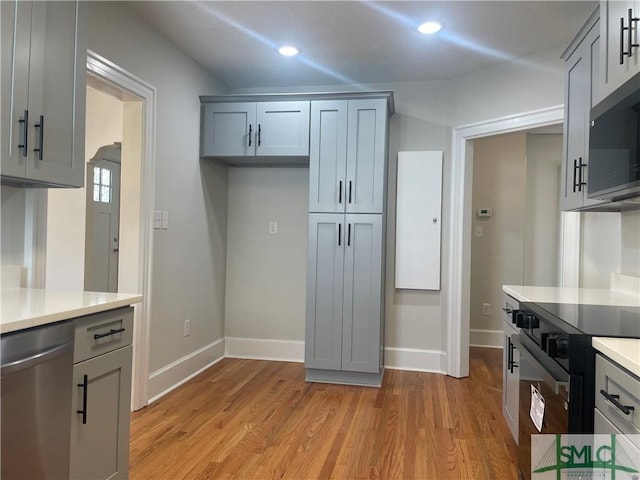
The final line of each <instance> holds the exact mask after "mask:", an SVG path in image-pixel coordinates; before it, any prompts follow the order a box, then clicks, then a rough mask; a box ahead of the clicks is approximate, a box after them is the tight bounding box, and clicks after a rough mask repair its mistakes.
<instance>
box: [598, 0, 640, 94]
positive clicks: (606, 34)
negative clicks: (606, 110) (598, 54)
mask: <svg viewBox="0 0 640 480" xmlns="http://www.w3.org/2000/svg"><path fill="white" fill-rule="evenodd" d="M629 9H631V12H632V17H634V18H638V17H640V1H638V0H634V1H629V0H626V1H622V0H602V1H601V2H600V16H601V23H602V26H601V27H600V32H601V36H602V58H603V69H602V79H601V88H602V98H604V97H606V96H607V95H609V94H610V93H611V92H613V91H614V90H615V89H616V88H618V87H619V86H620V85H622V84H623V83H624V82H626V81H627V80H629V79H630V78H631V77H632V76H633V75H635V74H636V73H638V72H640V48H638V47H635V48H632V49H631V56H628V55H622V57H621V51H622V52H628V51H629V35H628V34H629V30H626V31H621V25H620V21H621V19H623V23H624V26H625V27H627V26H629ZM638 30H640V24H639V23H638V22H633V25H632V28H631V30H630V31H631V43H632V44H638V43H639V42H640V33H638ZM621 61H622V63H621Z"/></svg>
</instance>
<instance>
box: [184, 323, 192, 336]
mask: <svg viewBox="0 0 640 480" xmlns="http://www.w3.org/2000/svg"><path fill="white" fill-rule="evenodd" d="M189 335H191V320H190V319H187V320H185V321H184V336H185V337H188V336H189Z"/></svg>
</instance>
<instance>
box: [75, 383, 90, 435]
mask: <svg viewBox="0 0 640 480" xmlns="http://www.w3.org/2000/svg"><path fill="white" fill-rule="evenodd" d="M78 387H80V388H82V389H83V392H82V410H76V413H81V414H82V424H83V425H86V424H87V394H88V389H89V377H88V376H87V375H84V376H83V377H82V383H79V384H78Z"/></svg>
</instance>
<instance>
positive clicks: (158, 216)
mask: <svg viewBox="0 0 640 480" xmlns="http://www.w3.org/2000/svg"><path fill="white" fill-rule="evenodd" d="M153 228H154V229H155V230H158V229H160V228H162V212H161V211H160V210H154V211H153Z"/></svg>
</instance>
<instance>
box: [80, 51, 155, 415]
mask: <svg viewBox="0 0 640 480" xmlns="http://www.w3.org/2000/svg"><path fill="white" fill-rule="evenodd" d="M87 72H89V73H91V74H92V75H94V76H96V77H98V78H100V79H102V80H105V81H106V82H108V83H110V84H112V85H114V86H116V87H118V88H121V89H123V90H126V91H127V92H129V93H130V94H132V95H134V96H136V97H138V98H140V100H141V101H142V123H143V125H142V159H141V179H140V223H139V229H140V240H139V244H138V272H139V276H138V282H137V284H138V292H133V293H142V295H143V301H142V302H141V303H139V304H137V305H136V306H135V310H134V322H133V334H134V340H135V341H134V345H133V372H132V387H133V388H132V390H133V394H132V400H131V402H132V404H131V405H132V407H133V410H139V409H140V408H142V407H145V406H146V405H147V403H148V379H149V335H150V326H151V279H152V278H153V277H152V268H153V261H152V260H153V208H154V198H155V178H156V177H155V169H156V156H155V144H156V142H155V140H156V98H157V90H156V88H155V87H153V86H152V85H149V84H148V83H147V82H145V81H144V80H141V79H140V78H138V77H136V76H135V75H133V74H132V73H130V72H128V71H126V70H125V69H123V68H121V67H119V66H118V65H116V64H114V63H113V62H111V61H109V60H107V59H106V58H104V57H102V56H100V55H98V54H97V53H95V52H93V51H91V50H88V51H87Z"/></svg>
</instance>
